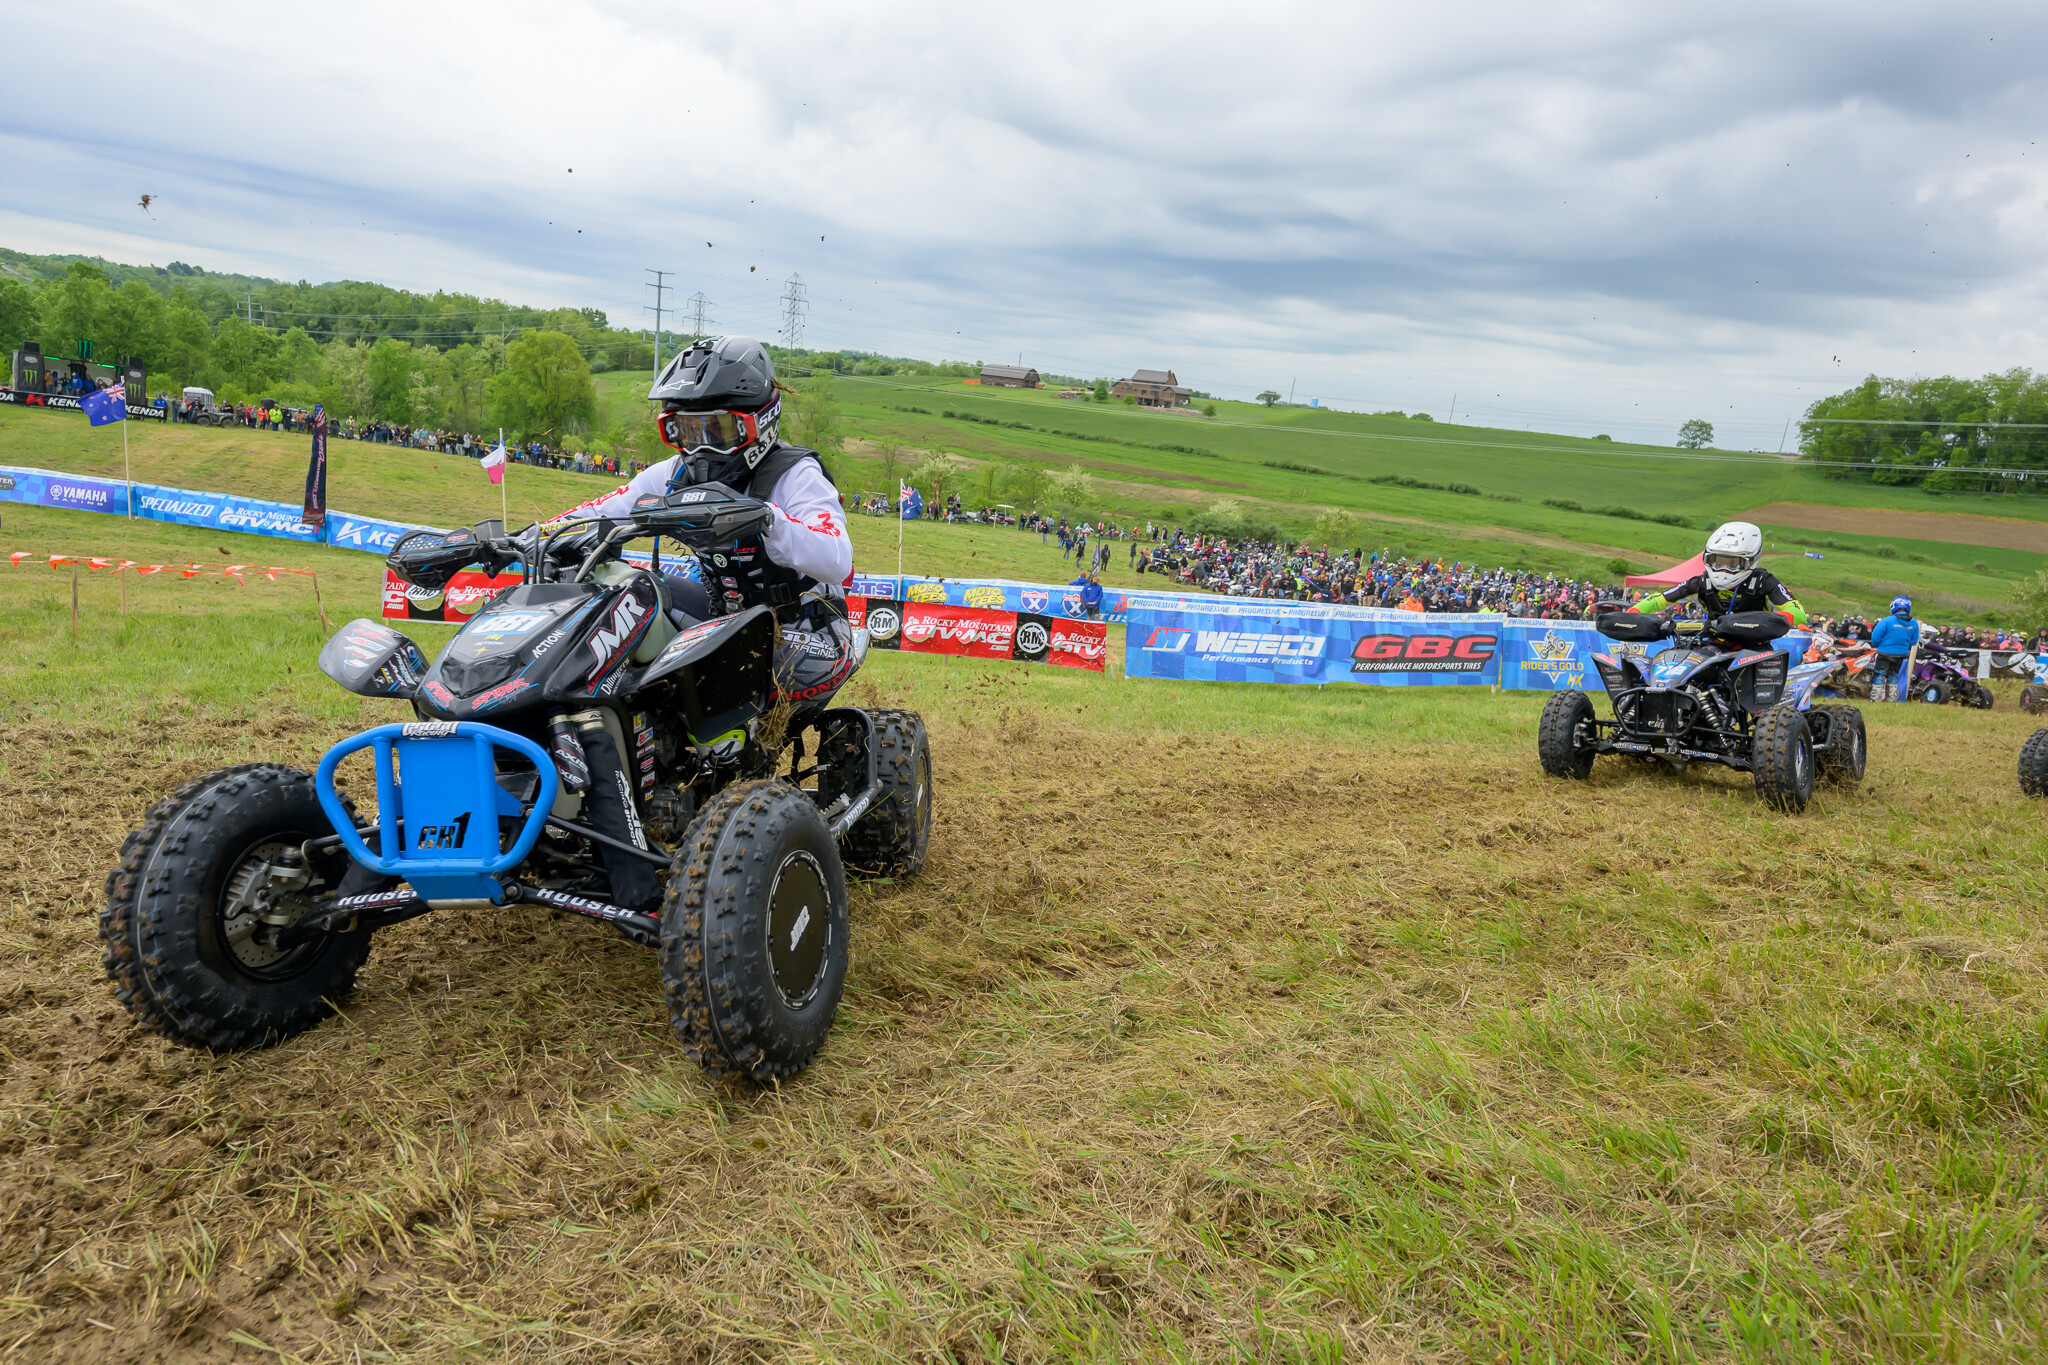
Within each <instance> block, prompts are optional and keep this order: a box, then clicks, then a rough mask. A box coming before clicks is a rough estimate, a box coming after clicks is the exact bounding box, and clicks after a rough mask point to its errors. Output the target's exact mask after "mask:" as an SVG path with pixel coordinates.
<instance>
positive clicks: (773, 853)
mask: <svg viewBox="0 0 2048 1365" xmlns="http://www.w3.org/2000/svg"><path fill="white" fill-rule="evenodd" d="M847 932H848V921H847V905H846V872H845V870H844V868H843V867H842V866H841V864H840V861H839V849H838V847H837V846H836V845H834V843H833V842H832V833H831V831H830V830H829V829H828V828H827V827H826V825H825V818H824V816H822V815H821V814H819V812H818V807H817V805H816V803H815V802H813V801H812V800H811V797H810V795H809V793H807V792H804V791H802V790H801V789H799V788H798V787H796V786H793V785H792V784H790V783H789V782H786V781H783V780H782V779H780V778H771V779H769V780H767V781H760V782H736V783H734V784H733V785H732V786H730V787H727V788H726V789H725V790H724V791H722V792H720V793H719V794H718V795H717V796H715V797H713V798H712V800H711V802H710V804H709V805H707V806H706V807H705V808H704V811H703V813H702V814H700V815H699V816H698V817H697V819H696V821H695V823H693V824H692V825H691V826H690V833H689V836H688V838H687V840H686V841H685V844H684V847H683V849H682V851H681V852H680V853H679V855H678V856H677V859H676V864H675V867H674V870H673V871H672V872H671V873H670V875H669V880H668V894H667V898H666V899H665V901H664V902H663V904H662V909H661V978H662V985H663V989H664V993H665V994H666V995H667V997H668V1007H669V1021H670V1023H671V1025H672V1026H673V1027H674V1029H675V1031H676V1037H678V1038H679V1039H681V1040H682V1043H683V1046H684V1047H685V1048H686V1049H688V1050H689V1052H690V1054H691V1055H692V1056H693V1057H695V1058H696V1060H697V1063H698V1065H700V1066H702V1067H703V1068H704V1069H705V1070H706V1071H708V1072H710V1073H712V1074H713V1075H716V1076H731V1075H738V1076H744V1077H745V1078H746V1079H748V1080H750V1081H752V1082H754V1083H755V1084H757V1085H767V1084H771V1083H773V1082H775V1081H777V1080H780V1079H782V1078H783V1077H787V1076H794V1075H795V1074H796V1073H797V1072H799V1071H802V1070H803V1069H804V1068H805V1067H806V1066H808V1065H809V1064H810V1061H811V1058H813V1057H815V1056H816V1055H817V1053H818V1049H819V1048H821V1047H823V1046H824V1045H825V1035H826V1033H827V1031H829V1030H830V1029H831V1027H832V1018H833V1015H834V1014H836V1013H837V1012H838V1009H839V996H840V992H841V991H843V990H844V989H845V987H846V962H847Z"/></svg>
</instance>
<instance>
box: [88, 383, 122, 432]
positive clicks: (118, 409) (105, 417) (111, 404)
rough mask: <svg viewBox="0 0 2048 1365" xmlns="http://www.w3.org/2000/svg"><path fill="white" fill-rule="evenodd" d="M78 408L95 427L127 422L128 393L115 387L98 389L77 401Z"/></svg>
mask: <svg viewBox="0 0 2048 1365" xmlns="http://www.w3.org/2000/svg"><path fill="white" fill-rule="evenodd" d="M78 406H79V408H80V409H81V410H83V411H84V413H85V415H86V417H87V419H88V420H90V421H91V422H92V424H93V425H94V426H96V427H103V426H105V425H106V424H107V423H109V422H125V421H127V420H128V391H127V390H126V389H123V388H120V387H119V386H116V387H114V388H111V389H98V390H95V391H94V392H92V393H89V394H87V395H86V396H85V397H83V398H81V399H79V400H78Z"/></svg>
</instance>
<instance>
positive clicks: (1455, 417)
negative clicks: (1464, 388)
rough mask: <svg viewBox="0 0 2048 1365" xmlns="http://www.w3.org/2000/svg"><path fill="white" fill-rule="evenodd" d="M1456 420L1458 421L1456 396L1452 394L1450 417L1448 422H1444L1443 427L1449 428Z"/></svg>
mask: <svg viewBox="0 0 2048 1365" xmlns="http://www.w3.org/2000/svg"><path fill="white" fill-rule="evenodd" d="M1457 420H1458V395H1457V394H1455V393H1454V394H1452V395H1451V416H1450V419H1449V420H1448V421H1446V422H1445V423H1444V425H1445V426H1450V425H1452V424H1453V423H1455V422H1456V421H1457Z"/></svg>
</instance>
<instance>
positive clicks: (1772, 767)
mask: <svg viewBox="0 0 2048 1365" xmlns="http://www.w3.org/2000/svg"><path fill="white" fill-rule="evenodd" d="M1806 734H1807V729H1806V717H1805V715H1803V714H1802V713H1801V712H1799V711H1796V710H1794V709H1793V708H1791V707H1789V706H1774V707H1772V708H1771V709H1770V710H1768V711H1766V712H1764V713H1763V714H1762V715H1760V716H1758V717H1757V718H1756V729H1755V731H1754V732H1753V733H1752V737H1751V740H1750V760H1749V762H1750V772H1751V774H1752V775H1753V776H1754V777H1755V778H1756V791H1757V795H1759V796H1761V797H1763V799H1764V801H1765V802H1766V803H1767V804H1769V805H1770V806H1771V807H1772V808H1773V809H1775V810H1781V811H1785V812H1787V813H1797V812H1799V811H1802V810H1805V809H1806V804H1807V802H1808V801H1809V800H1810V799H1812V795H1813V793H1812V789H1811V782H1812V778H1813V777H1814V776H1815V774H1814V772H1813V765H1812V762H1811V760H1812V758H1813V751H1812V744H1811V742H1810V739H1809V743H1808V746H1807V758H1808V760H1809V762H1808V765H1807V773H1808V787H1807V789H1806V790H1804V791H1802V790H1801V789H1800V787H1799V785H1798V783H1797V782H1795V781H1793V772H1794V763H1793V757H1792V756H1793V752H1794V751H1795V750H1796V749H1797V748H1798V746H1799V742H1800V737H1801V736H1803V735H1806Z"/></svg>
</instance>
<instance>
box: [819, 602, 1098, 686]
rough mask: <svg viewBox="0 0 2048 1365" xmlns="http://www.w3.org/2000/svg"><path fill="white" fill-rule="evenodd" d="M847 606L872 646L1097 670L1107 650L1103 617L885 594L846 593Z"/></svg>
mask: <svg viewBox="0 0 2048 1365" xmlns="http://www.w3.org/2000/svg"><path fill="white" fill-rule="evenodd" d="M846 605H847V614H848V616H849V617H850V618H851V619H852V621H853V624H854V625H856V626H866V627H867V629H868V641H869V643H870V644H871V645H872V646H873V647H874V648H876V649H902V650H909V651H910V652H911V653H913V654H957V655H962V656H964V657H966V658H970V659H1004V660H1012V661H1015V662H1017V663H1030V664H1058V665H1060V666H1061V667H1063V668H1092V669H1094V670H1095V671H1096V672H1098V673H1100V672H1101V671H1102V669H1103V662H1104V660H1105V659H1106V658H1107V657H1108V653H1109V647H1108V639H1109V627H1108V626H1107V625H1106V624H1104V623H1103V622H1101V621H1067V620H1063V619H1061V618H1059V617H1056V616H1040V615H1038V614H1037V613H1035V612H1016V611H995V610H991V609H989V608H986V607H956V606H949V605H947V604H946V603H944V602H899V601H895V600H892V599H885V598H866V597H849V598H847V599H846Z"/></svg>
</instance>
